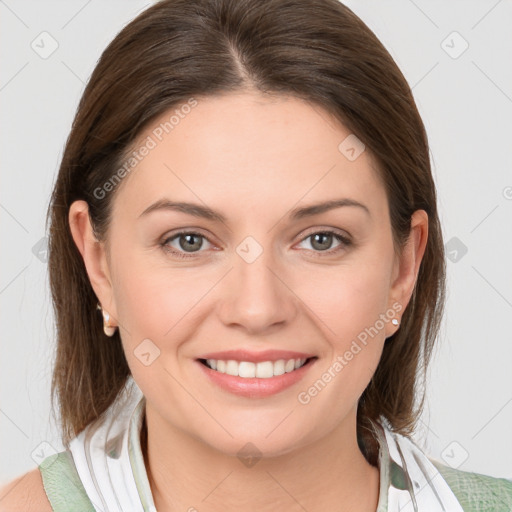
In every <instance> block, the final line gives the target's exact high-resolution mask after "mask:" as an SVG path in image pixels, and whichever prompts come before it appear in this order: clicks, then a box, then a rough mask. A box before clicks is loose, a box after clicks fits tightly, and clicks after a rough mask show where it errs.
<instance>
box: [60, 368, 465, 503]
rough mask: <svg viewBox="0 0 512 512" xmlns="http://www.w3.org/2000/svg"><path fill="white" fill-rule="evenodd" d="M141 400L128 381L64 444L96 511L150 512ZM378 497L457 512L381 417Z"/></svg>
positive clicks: (435, 474) (428, 469)
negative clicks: (99, 411)
mask: <svg viewBox="0 0 512 512" xmlns="http://www.w3.org/2000/svg"><path fill="white" fill-rule="evenodd" d="M144 411H145V397H144V395H143V394H142V392H141V390H140V388H139V387H138V386H137V384H136V383H135V381H134V380H133V378H132V377H130V378H129V381H128V383H127V385H126V386H125V388H124V389H123V391H122V392H121V393H120V395H119V397H118V398H117V399H116V401H115V402H114V403H113V404H112V405H111V406H110V407H109V409H107V411H105V413H104V414H103V415H102V416H100V418H98V419H97V420H95V421H94V422H92V423H90V424H89V425H88V426H87V427H86V428H85V429H84V430H83V431H82V432H81V433H80V434H79V435H78V436H77V437H75V438H74V439H73V440H72V441H71V443H70V446H69V448H70V451H71V453H72V455H73V459H74V462H75V466H76V469H77V471H78V474H79V476H80V480H81V481H82V484H83V486H84V488H85V491H86V493H87V496H88V497H89V499H90V501H91V503H92V504H93V506H94V508H95V510H96V511H97V512H127V511H130V512H156V507H155V504H154V502H153V496H152V494H151V487H150V485H149V481H148V477H147V473H146V469H145V466H144V458H143V454H142V451H141V447H140V430H141V426H142V421H143V419H144ZM380 420H381V426H382V428H378V426H375V429H374V430H375V434H376V436H377V438H378V440H379V444H380V451H379V470H380V496H379V505H378V508H377V512H445V511H446V510H449V511H450V512H463V509H462V507H461V505H460V503H459V502H458V500H457V498H456V497H455V495H454V494H453V492H452V490H451V489H450V487H449V486H448V484H447V483H446V481H445V480H444V478H443V477H442V475H441V474H440V473H439V471H438V470H437V468H436V467H435V466H434V465H433V464H432V462H430V460H429V459H428V458H427V456H426V455H425V454H424V453H423V452H422V451H421V450H420V449H419V448H418V447H417V446H416V445H415V444H414V443H413V442H412V441H410V440H409V439H408V438H406V437H405V436H402V435H401V434H397V433H393V432H392V430H391V426H390V424H389V422H388V421H387V420H386V418H384V417H383V416H381V418H380Z"/></svg>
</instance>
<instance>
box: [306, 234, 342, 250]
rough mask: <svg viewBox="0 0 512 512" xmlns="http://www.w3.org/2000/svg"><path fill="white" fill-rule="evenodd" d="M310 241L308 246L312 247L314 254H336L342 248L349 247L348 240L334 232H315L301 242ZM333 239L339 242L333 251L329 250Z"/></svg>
mask: <svg viewBox="0 0 512 512" xmlns="http://www.w3.org/2000/svg"><path fill="white" fill-rule="evenodd" d="M309 239H311V240H312V241H311V242H310V245H311V246H312V248H313V250H314V251H315V252H329V253H333V252H337V251H338V250H340V249H341V248H342V247H343V246H345V247H346V246H348V245H350V240H349V239H348V238H346V237H345V236H343V235H341V234H339V233H337V232H335V231H316V232H315V233H311V234H309V235H308V236H307V237H305V238H303V240H302V242H304V241H306V240H309ZM333 239H335V240H337V241H338V242H339V245H338V246H337V247H336V248H335V249H334V250H329V249H330V248H331V245H332V242H333Z"/></svg>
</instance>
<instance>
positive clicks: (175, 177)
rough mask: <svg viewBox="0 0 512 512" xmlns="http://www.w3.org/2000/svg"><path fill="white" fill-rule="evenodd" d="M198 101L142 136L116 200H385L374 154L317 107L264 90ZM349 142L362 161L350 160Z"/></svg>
mask: <svg viewBox="0 0 512 512" xmlns="http://www.w3.org/2000/svg"><path fill="white" fill-rule="evenodd" d="M194 103H195V104H194V106H192V107H187V108H180V106H176V107H174V108H172V109H170V110H168V111H167V112H165V113H164V114H162V115H161V116H159V117H158V118H157V119H155V120H154V121H153V122H152V123H151V124H150V125H149V126H148V127H147V128H146V129H145V130H144V131H143V133H141V134H140V136H139V137H138V139H137V141H136V143H135V144H134V145H133V149H134V151H135V152H138V154H139V156H138V158H137V163H136V165H135V166H134V167H133V170H131V171H130V172H129V173H128V175H127V176H126V177H125V178H123V182H122V183H121V185H122V186H121V187H120V189H121V190H119V191H118V194H119V196H121V197H122V198H123V199H124V200H122V201H117V200H116V202H118V203H119V204H123V205H124V206H125V207H126V206H127V205H129V207H130V209H131V210H133V213H135V212H137V213H138V214H140V213H141V212H142V211H143V210H144V209H145V208H146V207H147V206H148V204H149V203H150V202H151V201H155V200H157V199H160V198H163V197H170V198H172V199H179V200H184V201H187V200H191V201H195V202H203V203H205V204H208V205H209V206H212V207H214V206H219V207H221V206H223V207H224V209H225V208H232V207H233V206H234V203H235V202H236V204H243V205H244V206H245V208H246V209H248V208H253V209H257V210H260V211H261V209H262V207H263V208H266V207H270V205H276V204H277V205H281V208H282V207H288V208H292V207H293V206H294V205H297V204H299V203H308V202H309V203H310V202H315V201H316V200H318V199H331V198H338V197H341V196H340V194H341V195H342V196H350V197H351V198H352V199H355V200H361V199H363V198H366V201H367V202H368V198H370V199H371V200H372V201H373V202H374V203H379V202H381V203H382V201H384V202H385V193H384V189H383V187H382V185H381V183H380V180H379V178H378V174H377V171H376V166H375V163H374V160H373V158H372V157H371V155H370V154H369V152H368V151H365V150H363V151H362V152H360V151H361V149H362V146H361V145H359V146H358V145H357V139H354V137H355V136H354V135H353V134H351V133H350V131H349V130H348V129H347V128H346V127H344V126H343V125H342V124H341V123H339V122H337V121H336V120H335V119H334V118H333V117H332V116H331V115H330V114H329V113H328V112H326V111H325V110H323V109H322V108H320V107H319V106H317V105H314V104H311V103H308V102H305V101H303V100H301V99H298V98H294V97H290V96H263V95H261V94H259V93H237V94H234V93H230V94H224V95H219V96H213V97H206V98H196V99H195V100H194ZM189 104H191V105H192V103H190V102H189ZM347 141H348V142H347ZM354 142H355V145H354ZM347 144H348V146H354V148H355V150H356V153H355V154H356V156H357V154H358V153H359V152H360V154H359V156H357V158H355V159H354V158H348V157H347V153H346V149H347ZM144 147H146V148H149V149H146V150H145V151H142V150H143V148H144ZM349 149H350V148H349ZM142 153H144V156H140V155H141V154H142ZM351 155H354V152H353V151H352V153H348V156H351ZM372 196H373V197H372ZM378 206H379V205H378V204H377V207H378Z"/></svg>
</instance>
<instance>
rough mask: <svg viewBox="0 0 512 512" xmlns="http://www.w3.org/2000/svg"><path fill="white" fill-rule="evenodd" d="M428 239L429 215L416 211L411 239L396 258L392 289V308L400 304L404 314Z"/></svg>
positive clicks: (412, 218) (390, 297)
mask: <svg viewBox="0 0 512 512" xmlns="http://www.w3.org/2000/svg"><path fill="white" fill-rule="evenodd" d="M427 238H428V215H427V212H426V211H425V210H416V211H415V212H414V213H413V215H412V217H411V230H410V234H409V239H408V240H407V242H406V244H405V246H404V247H403V249H402V252H401V254H400V255H397V256H396V258H395V263H394V266H393V277H392V284H391V289H390V295H389V300H390V302H391V304H390V306H391V305H392V304H394V303H397V302H398V303H399V304H400V305H401V306H402V308H401V309H400V315H402V314H403V312H404V310H405V308H406V307H407V304H409V300H410V299H411V296H412V292H413V290H414V286H415V284H416V279H417V277H418V271H419V268H420V263H421V260H422V258H423V254H424V253H425V247H426V245H427Z"/></svg>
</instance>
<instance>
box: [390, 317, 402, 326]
mask: <svg viewBox="0 0 512 512" xmlns="http://www.w3.org/2000/svg"><path fill="white" fill-rule="evenodd" d="M391 323H392V324H393V325H398V324H399V323H400V322H399V321H398V320H397V319H396V318H393V320H391Z"/></svg>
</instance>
